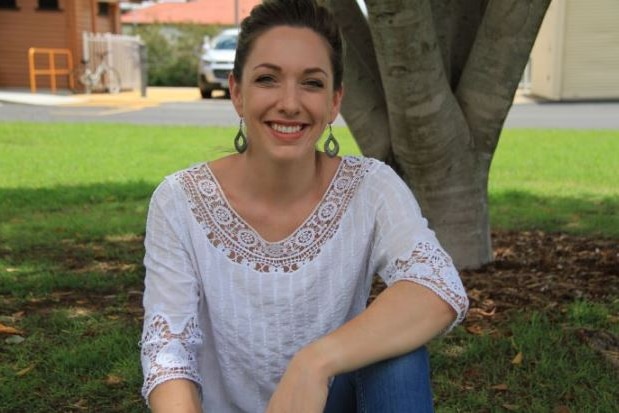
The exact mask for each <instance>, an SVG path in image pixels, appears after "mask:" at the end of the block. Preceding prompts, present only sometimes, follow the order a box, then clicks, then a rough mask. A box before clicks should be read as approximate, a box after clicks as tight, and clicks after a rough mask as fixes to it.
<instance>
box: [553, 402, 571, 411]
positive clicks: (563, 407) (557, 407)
mask: <svg viewBox="0 0 619 413" xmlns="http://www.w3.org/2000/svg"><path fill="white" fill-rule="evenodd" d="M552 413H572V411H571V410H570V408H569V407H567V406H565V405H563V404H562V405H560V406H556V407H555V408H554V409H553V410H552Z"/></svg>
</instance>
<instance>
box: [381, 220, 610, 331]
mask: <svg viewBox="0 0 619 413" xmlns="http://www.w3.org/2000/svg"><path fill="white" fill-rule="evenodd" d="M492 245H493V251H494V261H493V262H492V263H490V264H487V265H485V266H483V267H482V268H480V269H478V270H463V271H461V272H460V276H461V277H462V281H463V283H464V286H465V287H466V289H467V293H468V295H469V299H470V311H469V315H468V317H467V322H475V321H477V320H479V319H483V318H487V317H490V316H492V318H493V319H494V321H499V320H500V319H501V314H504V313H505V312H506V311H507V310H512V309H522V310H544V309H549V308H554V307H559V308H563V307H564V306H565V305H567V304H570V303H573V302H574V301H575V300H586V301H592V302H608V301H609V300H612V299H617V298H619V241H618V240H616V239H606V238H592V237H582V236H574V235H567V234H556V233H545V232H542V231H519V232H515V231H512V232H510V231H497V232H493V233H492ZM383 288H384V284H382V283H379V282H375V283H374V286H373V290H372V296H373V297H374V296H376V294H378V293H379V292H380V291H382V289H383ZM465 324H466V323H465Z"/></svg>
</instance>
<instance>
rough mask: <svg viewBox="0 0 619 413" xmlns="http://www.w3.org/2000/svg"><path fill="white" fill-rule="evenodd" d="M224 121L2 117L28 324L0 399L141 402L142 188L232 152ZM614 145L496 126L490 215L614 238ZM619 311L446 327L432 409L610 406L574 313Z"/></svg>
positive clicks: (12, 404) (584, 307)
mask: <svg viewBox="0 0 619 413" xmlns="http://www.w3.org/2000/svg"><path fill="white" fill-rule="evenodd" d="M235 132H236V131H235V128H200V127H163V126H156V127H153V126H130V125H108V124H29V123H12V122H6V123H2V124H0V323H2V324H5V325H10V326H14V327H17V328H19V329H20V330H22V331H23V337H24V338H25V341H24V342H22V343H20V344H9V343H6V342H5V338H6V336H0V406H2V407H0V410H2V411H7V412H48V411H63V412H64V411H67V412H70V411H76V412H77V411H93V412H144V411H145V408H144V406H143V403H142V401H141V399H140V395H139V388H140V386H141V372H140V368H139V362H138V347H137V342H138V340H139V334H140V329H141V322H142V320H141V311H140V299H141V296H140V294H139V292H140V291H141V290H142V288H143V285H142V278H143V268H142V264H141V260H142V255H143V247H142V236H143V233H144V220H145V214H146V210H147V206H148V200H149V197H150V194H151V193H152V191H153V189H154V188H155V186H156V185H157V184H158V183H159V182H160V181H161V179H162V178H163V177H164V176H165V175H167V174H170V173H172V172H173V171H175V170H178V169H181V168H185V167H187V166H189V165H191V164H193V163H195V162H199V161H203V160H210V159H214V158H217V157H220V156H222V155H224V154H227V153H230V152H231V151H232V137H233V136H234V134H235ZM335 133H336V135H337V136H338V138H339V141H340V144H341V146H342V152H343V153H347V154H356V153H359V152H358V148H357V147H356V145H355V143H354V142H353V140H352V138H351V137H350V134H349V133H348V131H347V130H345V129H341V128H336V129H335ZM617 153H619V131H605V132H597V131H596V132H592V131H548V130H508V131H505V132H504V136H503V137H502V139H501V142H500V145H499V148H498V151H497V154H496V158H495V161H494V163H493V166H492V173H491V180H490V203H491V216H492V222H493V226H494V227H495V228H498V229H517V230H521V229H532V228H535V229H544V230H547V231H566V232H572V233H577V234H583V235H590V236H600V235H601V236H607V237H615V238H618V237H619V221H618V217H617V211H619V186H618V185H617V182H619V171H618V167H617V161H616V154H617ZM618 312H619V304H618V302H614V303H589V302H575V303H573V304H572V305H571V306H570V307H569V308H568V309H567V310H566V311H565V312H552V311H548V312H530V313H525V312H520V313H516V314H515V315H514V316H513V318H511V319H510V320H508V322H507V324H506V325H505V326H504V327H503V328H502V330H501V334H498V335H487V336H482V337H477V336H473V335H471V334H467V333H466V332H465V331H464V329H462V328H458V329H456V331H455V332H454V333H453V334H450V335H449V336H447V337H446V338H444V339H442V340H437V341H435V342H434V343H433V344H432V354H433V356H432V357H433V359H432V362H433V364H434V370H433V371H434V383H435V392H436V395H437V400H438V401H439V405H438V406H439V410H438V411H439V412H469V411H476V412H477V411H497V412H498V411H503V410H502V407H501V406H504V405H506V406H508V407H512V408H513V407H514V406H516V408H517V409H516V411H524V412H529V411H533V412H538V411H539V412H546V411H552V409H553V408H554V406H557V405H561V404H565V405H568V406H570V408H571V409H572V411H573V412H589V411H591V412H594V411H598V412H607V411H608V412H610V411H613V407H614V406H616V404H617V401H618V400H619V394H618V391H617V386H616V379H613V375H612V374H613V371H611V369H610V368H609V367H608V366H607V365H606V364H605V363H603V361H601V359H600V357H599V356H597V355H596V354H595V353H593V352H592V350H590V349H588V348H587V347H584V346H582V345H581V344H580V343H579V342H578V341H577V340H576V338H575V337H574V335H573V329H574V328H576V327H579V326H582V325H585V326H589V327H599V328H605V329H608V330H611V331H614V332H616V333H617V332H618V331H617V329H618V326H617V324H616V323H614V324H613V323H611V322H610V321H609V320H611V319H612V318H609V317H608V316H609V315H613V316H614V317H616V315H617V313H618ZM517 352H522V353H523V355H524V361H523V363H522V364H521V365H519V366H514V365H512V364H511V360H512V359H513V357H514V356H515V354H516V353H517ZM613 380H614V381H613ZM497 384H505V385H507V390H496V389H492V386H494V385H497ZM489 406H490V407H489ZM3 409H4V410H3Z"/></svg>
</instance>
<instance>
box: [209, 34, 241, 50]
mask: <svg viewBox="0 0 619 413" xmlns="http://www.w3.org/2000/svg"><path fill="white" fill-rule="evenodd" d="M214 48H215V49H217V50H234V49H236V36H223V37H220V38H218V39H217V40H215V46H214Z"/></svg>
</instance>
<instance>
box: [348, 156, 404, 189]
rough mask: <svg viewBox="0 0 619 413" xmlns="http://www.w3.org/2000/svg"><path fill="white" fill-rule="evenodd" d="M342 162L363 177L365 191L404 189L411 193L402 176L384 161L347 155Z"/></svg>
mask: <svg viewBox="0 0 619 413" xmlns="http://www.w3.org/2000/svg"><path fill="white" fill-rule="evenodd" d="M342 162H343V164H344V168H348V169H352V170H355V175H357V176H359V177H361V178H362V181H363V182H362V183H361V188H360V189H362V190H363V191H369V192H374V193H376V194H377V195H380V194H385V193H386V192H402V191H403V192H405V193H408V194H410V193H411V191H410V189H409V188H408V186H407V185H406V183H405V182H404V181H403V180H402V178H400V176H399V175H398V174H397V173H396V172H395V171H394V170H393V168H391V167H390V166H389V165H387V164H386V163H384V162H383V161H380V160H378V159H374V158H368V157H363V156H346V157H344V158H343V159H342Z"/></svg>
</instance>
